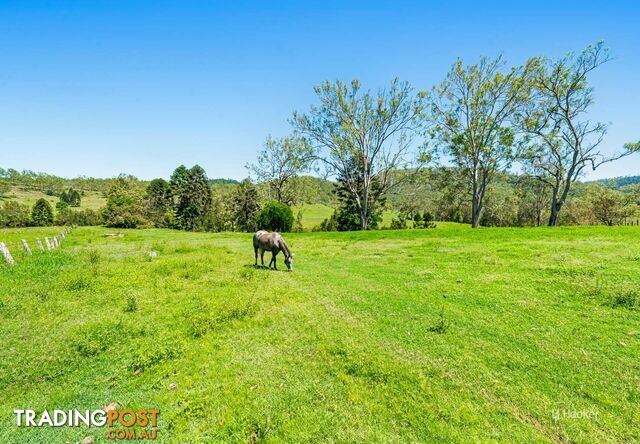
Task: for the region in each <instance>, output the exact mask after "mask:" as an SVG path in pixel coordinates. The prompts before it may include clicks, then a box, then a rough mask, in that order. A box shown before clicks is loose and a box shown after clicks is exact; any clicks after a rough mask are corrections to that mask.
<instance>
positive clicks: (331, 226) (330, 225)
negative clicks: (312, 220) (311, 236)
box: [313, 211, 338, 231]
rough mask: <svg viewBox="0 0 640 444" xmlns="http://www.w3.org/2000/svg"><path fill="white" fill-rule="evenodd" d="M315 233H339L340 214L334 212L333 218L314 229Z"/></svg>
mask: <svg viewBox="0 0 640 444" xmlns="http://www.w3.org/2000/svg"><path fill="white" fill-rule="evenodd" d="M313 231H338V212H337V211H334V212H333V214H332V215H331V217H329V218H327V219H325V220H323V221H322V222H320V225H316V226H315V227H313Z"/></svg>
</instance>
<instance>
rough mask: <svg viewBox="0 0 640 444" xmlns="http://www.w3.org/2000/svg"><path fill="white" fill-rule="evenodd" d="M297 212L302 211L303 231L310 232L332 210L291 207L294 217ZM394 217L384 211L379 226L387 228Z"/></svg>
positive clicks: (300, 206)
mask: <svg viewBox="0 0 640 444" xmlns="http://www.w3.org/2000/svg"><path fill="white" fill-rule="evenodd" d="M299 211H302V226H303V227H304V229H305V230H311V229H312V228H313V227H315V226H317V225H320V223H321V222H322V221H323V220H325V219H327V218H329V217H331V215H332V214H333V211H334V209H333V208H331V207H330V206H327V205H323V204H304V205H298V206H295V207H293V215H294V216H297V215H298V212H299ZM394 215H395V213H394V212H393V211H390V210H386V211H384V212H383V213H382V221H381V222H380V226H381V227H389V226H390V225H391V220H392V219H393V217H394Z"/></svg>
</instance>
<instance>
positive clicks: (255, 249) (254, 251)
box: [253, 247, 258, 267]
mask: <svg viewBox="0 0 640 444" xmlns="http://www.w3.org/2000/svg"><path fill="white" fill-rule="evenodd" d="M253 253H254V254H255V256H256V262H255V264H253V266H254V267H257V266H258V247H253Z"/></svg>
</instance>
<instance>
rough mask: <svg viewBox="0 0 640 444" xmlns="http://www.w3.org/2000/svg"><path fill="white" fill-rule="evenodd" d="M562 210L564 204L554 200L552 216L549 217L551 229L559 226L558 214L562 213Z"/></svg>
mask: <svg viewBox="0 0 640 444" xmlns="http://www.w3.org/2000/svg"><path fill="white" fill-rule="evenodd" d="M560 208H562V204H561V203H560V202H558V201H557V200H556V199H555V198H554V199H553V201H552V202H551V214H550V215H549V226H550V227H555V226H556V225H558V213H560Z"/></svg>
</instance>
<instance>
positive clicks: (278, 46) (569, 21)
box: [0, 0, 640, 179]
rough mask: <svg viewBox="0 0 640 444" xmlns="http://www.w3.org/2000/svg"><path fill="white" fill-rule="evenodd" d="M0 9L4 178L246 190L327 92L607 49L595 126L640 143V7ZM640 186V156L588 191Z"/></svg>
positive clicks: (610, 142) (85, 4)
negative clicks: (191, 178)
mask: <svg viewBox="0 0 640 444" xmlns="http://www.w3.org/2000/svg"><path fill="white" fill-rule="evenodd" d="M524 3H525V2H514V1H510V2H461V1H459V2H403V1H389V2H375V1H365V2H355V1H354V2H348V1H335V2H334V1H318V2H304V1H299V2H279V1H268V2H265V1H255V2H244V1H228V2H214V1H207V2H198V1H189V0H185V1H175V2H168V1H141V0H128V1H116V0H110V1H98V0H91V1H86V0H77V1H63V0H59V1H46V2H44V1H42V2H41V1H19V2H18V1H15V2H13V1H1V0H0V166H2V167H5V168H6V167H13V168H17V169H31V170H35V171H43V172H47V173H51V174H56V175H62V176H67V177H72V176H77V175H88V176H96V177H111V176H114V175H117V174H118V173H121V172H124V173H129V174H134V175H136V176H138V177H140V178H143V179H150V178H154V177H168V176H169V175H170V174H171V172H172V171H173V169H174V168H175V167H176V166H178V165H180V164H186V165H192V164H195V163H198V164H200V165H201V166H203V167H204V168H205V170H206V171H207V173H208V175H209V176H210V177H232V178H242V177H244V176H246V170H245V169H244V165H245V163H246V162H248V161H252V160H253V159H254V157H255V154H256V152H257V150H258V149H259V147H260V145H261V144H262V141H263V140H264V138H265V137H266V136H267V135H268V134H272V135H274V136H281V135H285V134H287V133H288V131H289V125H288V124H287V119H288V118H289V116H290V115H291V112H292V111H293V110H305V109H307V108H308V106H309V104H311V103H313V102H314V93H313V89H312V88H313V85H315V84H317V83H319V82H320V81H322V80H325V79H329V80H335V79H344V80H350V79H352V78H358V79H360V80H361V82H362V83H363V85H364V86H365V87H369V88H373V89H376V88H378V87H380V86H384V85H386V84H387V83H388V82H389V81H390V80H391V79H392V78H394V77H396V76H397V77H399V78H400V79H402V80H408V81H410V82H411V83H412V84H413V85H414V87H416V88H417V89H428V88H430V87H431V86H432V85H433V84H434V83H437V82H439V81H441V80H442V78H443V77H444V75H445V73H446V72H447V70H448V68H449V67H450V65H451V63H452V62H453V61H454V60H455V59H456V57H462V58H463V59H464V60H465V61H468V62H474V61H476V60H477V59H478V58H479V57H480V56H481V55H491V56H495V55H498V54H500V53H503V54H504V56H505V57H506V58H507V60H508V61H509V62H510V63H513V64H516V63H522V62H523V61H525V60H526V59H527V58H528V57H529V56H533V55H547V56H560V55H563V54H564V53H566V52H568V51H572V50H580V49H582V48H583V47H585V46H586V45H588V44H589V43H593V42H595V41H597V40H600V39H604V40H605V41H606V43H607V45H608V46H609V47H610V48H611V51H612V53H613V55H614V56H615V60H614V61H612V62H610V63H608V64H606V65H604V66H603V67H601V68H600V69H599V71H597V72H596V73H595V74H594V76H593V78H592V84H593V86H594V87H595V96H596V104H595V106H594V107H593V111H592V113H591V115H590V117H591V118H593V119H597V120H602V121H605V122H611V123H612V126H611V128H610V130H609V134H608V136H607V138H606V139H605V144H604V151H606V152H613V151H615V150H617V149H619V148H620V147H621V145H622V144H623V143H624V142H628V141H632V140H638V139H640V112H638V104H640V82H639V80H640V26H638V23H639V22H640V20H639V19H640V5H639V4H638V3H636V2H631V1H629V2H616V1H609V2H604V3H603V2H588V1H580V2H565V1H563V2H560V1H554V2H543V1H535V2H533V1H532V2H527V4H524ZM632 174H640V155H636V156H634V157H632V158H627V159H625V160H623V161H619V162H617V163H614V164H611V165H608V166H606V167H603V168H602V169H600V170H598V171H597V172H596V173H595V174H590V175H589V176H588V178H600V177H611V176H616V175H632Z"/></svg>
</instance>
